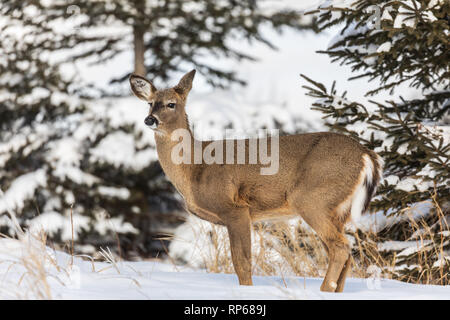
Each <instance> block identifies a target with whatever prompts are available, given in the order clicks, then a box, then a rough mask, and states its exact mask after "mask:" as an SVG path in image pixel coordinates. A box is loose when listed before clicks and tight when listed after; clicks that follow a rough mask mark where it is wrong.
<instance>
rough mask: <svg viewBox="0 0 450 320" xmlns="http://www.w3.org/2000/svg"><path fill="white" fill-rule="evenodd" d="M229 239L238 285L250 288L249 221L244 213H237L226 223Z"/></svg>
mask: <svg viewBox="0 0 450 320" xmlns="http://www.w3.org/2000/svg"><path fill="white" fill-rule="evenodd" d="M226 226H227V230H228V236H229V238H230V248H231V258H232V260H233V266H234V270H235V271H236V274H237V276H238V278H239V284H240V285H247V286H251V285H252V284H253V283H252V254H251V219H250V215H249V213H248V210H246V211H239V212H236V213H234V212H233V216H232V217H231V218H230V219H228V221H227V222H226Z"/></svg>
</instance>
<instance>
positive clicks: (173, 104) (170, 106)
mask: <svg viewBox="0 0 450 320" xmlns="http://www.w3.org/2000/svg"><path fill="white" fill-rule="evenodd" d="M167 106H168V107H169V108H170V109H174V108H175V103H169V104H168V105H167Z"/></svg>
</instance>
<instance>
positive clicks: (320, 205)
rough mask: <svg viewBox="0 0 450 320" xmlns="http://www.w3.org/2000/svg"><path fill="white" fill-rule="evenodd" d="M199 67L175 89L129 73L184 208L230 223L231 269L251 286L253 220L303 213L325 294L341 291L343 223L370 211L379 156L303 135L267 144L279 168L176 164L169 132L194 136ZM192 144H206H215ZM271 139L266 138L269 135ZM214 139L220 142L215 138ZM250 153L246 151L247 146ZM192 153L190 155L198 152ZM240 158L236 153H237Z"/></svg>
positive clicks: (352, 144) (346, 250) (330, 136)
mask: <svg viewBox="0 0 450 320" xmlns="http://www.w3.org/2000/svg"><path fill="white" fill-rule="evenodd" d="M194 75H195V70H193V71H191V72H189V73H187V74H186V75H185V76H183V78H182V79H181V80H180V82H179V83H178V84H177V85H176V86H175V87H173V88H169V89H163V90H157V89H156V88H155V86H154V85H153V84H152V83H151V82H150V81H149V80H147V79H145V78H143V77H140V76H137V75H132V76H131V77H130V84H131V88H132V90H133V92H134V94H135V95H136V96H137V97H138V98H140V99H142V100H144V101H146V102H147V103H148V104H149V105H150V111H149V115H148V117H147V118H146V119H145V123H146V124H147V125H148V126H150V127H151V128H152V129H154V130H155V140H156V149H157V152H158V157H159V161H160V163H161V166H162V169H163V170H164V172H165V174H166V175H167V177H168V178H169V180H170V181H171V182H172V183H173V185H174V186H175V188H176V189H177V190H178V191H179V192H180V193H181V194H182V196H183V197H184V200H185V202H186V208H187V210H188V211H190V212H191V213H193V214H195V215H197V216H198V217H200V218H202V219H205V220H207V221H210V222H212V223H216V224H221V225H225V226H226V227H227V230H228V235H229V238H230V247H231V256H232V260H233V265H234V269H235V271H236V273H237V275H238V278H239V283H240V284H241V285H251V284H252V277H251V224H252V222H254V221H261V220H267V219H273V218H288V217H292V216H296V215H300V216H301V217H302V218H303V219H304V220H305V221H306V222H307V223H308V225H310V226H311V227H312V228H313V229H314V230H315V231H316V233H317V234H318V236H319V237H320V239H321V240H322V242H323V244H324V246H325V249H326V251H327V253H328V257H329V265H328V270H327V273H326V276H325V279H324V281H323V283H322V286H321V288H320V289H321V290H322V291H331V292H341V291H342V290H343V288H344V283H345V278H346V275H347V272H348V270H349V268H350V267H351V256H350V246H349V243H348V241H347V239H346V237H345V235H344V226H345V224H346V223H347V222H349V221H350V220H351V219H352V218H356V217H358V216H359V215H361V214H362V213H363V212H365V211H366V209H367V207H368V205H369V202H370V199H371V198H372V196H373V195H374V193H375V189H376V187H377V184H378V183H379V180H380V178H381V174H382V160H381V158H380V157H379V156H378V155H377V154H376V153H374V152H373V151H370V150H368V149H366V148H365V147H363V146H362V145H360V144H359V143H358V142H356V141H355V140H353V139H352V138H350V137H347V136H344V135H341V134H336V133H329V132H318V133H306V134H297V135H287V136H282V137H280V138H279V145H277V146H276V147H277V148H278V150H275V146H271V145H269V146H268V150H269V152H270V151H272V152H279V167H278V172H277V173H275V174H271V175H263V174H261V171H260V169H261V167H262V164H258V163H257V164H249V162H248V159H249V157H250V155H249V153H250V152H247V153H246V154H245V159H247V162H246V163H242V162H236V161H235V162H233V163H228V162H227V163H213V164H206V163H203V162H202V163H195V161H194V160H193V159H192V161H191V162H188V163H185V162H183V163H174V161H173V159H172V150H173V148H175V147H176V146H177V145H178V144H179V140H178V139H173V136H172V133H174V132H175V131H176V130H177V129H184V130H186V131H187V132H189V133H191V131H190V127H189V122H188V118H187V115H186V112H185V105H186V99H187V96H188V93H189V91H190V90H191V88H192V81H193V79H194ZM190 139H191V141H190V142H191V143H190V144H189V146H191V147H192V148H194V145H199V144H200V145H201V146H202V147H203V148H205V147H207V146H208V145H209V144H210V143H212V142H211V141H201V142H199V141H197V140H195V139H194V137H193V135H192V134H190ZM267 140H268V139H267ZM216 143H217V141H216ZM221 143H223V145H224V146H226V145H227V146H229V145H233V146H237V145H238V144H239V143H240V144H244V145H245V146H249V145H250V144H251V143H252V139H243V140H234V141H233V140H223V141H221ZM246 150H248V148H247V149H246ZM190 151H192V150H184V151H183V150H182V151H181V152H189V158H190V157H193V156H194V155H193V154H194V152H190ZM236 156H237V155H234V157H236Z"/></svg>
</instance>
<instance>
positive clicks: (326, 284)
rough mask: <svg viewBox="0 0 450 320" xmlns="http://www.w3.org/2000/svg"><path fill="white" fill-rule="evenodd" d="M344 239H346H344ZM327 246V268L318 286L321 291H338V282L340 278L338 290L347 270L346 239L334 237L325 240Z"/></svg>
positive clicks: (341, 287) (341, 288)
mask: <svg viewBox="0 0 450 320" xmlns="http://www.w3.org/2000/svg"><path fill="white" fill-rule="evenodd" d="M345 240H346V239H345ZM326 242H327V246H328V248H329V253H328V260H329V262H328V270H327V274H326V275H325V279H324V280H323V283H322V285H321V286H320V290H321V291H327V292H340V291H337V289H338V282H339V280H340V279H341V275H342V279H341V286H340V288H339V289H340V290H341V291H342V290H343V282H344V280H345V276H346V274H347V271H348V270H345V271H344V269H346V266H345V264H346V262H347V260H348V258H349V249H348V245H347V243H346V241H344V239H339V237H336V238H335V239H328V240H326Z"/></svg>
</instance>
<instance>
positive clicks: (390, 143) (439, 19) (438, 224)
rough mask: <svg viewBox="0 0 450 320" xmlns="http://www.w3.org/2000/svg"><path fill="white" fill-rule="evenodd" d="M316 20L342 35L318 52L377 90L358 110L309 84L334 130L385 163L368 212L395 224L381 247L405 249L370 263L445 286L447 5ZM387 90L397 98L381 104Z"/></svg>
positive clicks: (448, 263)
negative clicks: (410, 92)
mask: <svg viewBox="0 0 450 320" xmlns="http://www.w3.org/2000/svg"><path fill="white" fill-rule="evenodd" d="M316 13H318V16H319V18H318V24H319V26H320V28H321V30H324V29H327V28H329V27H330V26H334V25H339V26H341V31H340V33H339V34H338V35H337V36H336V37H335V38H334V39H333V41H332V43H331V44H330V45H329V47H328V48H327V50H325V51H321V53H323V54H327V55H328V56H329V57H330V58H331V59H332V61H333V62H339V63H341V64H345V65H350V66H351V69H352V71H353V72H354V73H355V76H353V77H352V78H351V79H358V78H366V79H367V80H368V81H379V83H380V86H379V88H377V89H375V90H371V91H369V92H367V93H366V96H368V97H369V99H368V101H351V100H349V99H348V98H347V92H343V93H338V90H337V89H336V87H337V85H336V83H333V85H332V87H331V89H327V88H326V86H324V85H323V84H321V83H319V82H316V81H314V80H313V79H310V78H308V77H307V76H303V78H304V79H306V80H307V82H308V84H307V85H305V86H304V87H305V88H306V89H307V90H308V94H309V95H310V96H313V97H316V98H318V100H317V101H316V103H315V104H314V108H315V109H317V110H320V111H321V112H322V113H323V114H324V118H325V119H327V121H328V126H329V127H330V128H331V129H332V130H335V131H338V132H342V133H345V134H349V135H352V136H353V137H354V138H355V139H357V140H359V141H360V142H361V143H363V144H364V145H366V146H368V147H369V148H371V149H374V150H375V151H377V152H378V153H379V154H380V155H381V156H382V157H383V159H384V161H385V168H384V175H385V178H384V182H383V183H382V185H381V186H380V187H379V189H378V196H377V197H376V198H375V199H374V200H373V201H372V203H371V209H372V211H382V212H384V213H385V215H387V216H388V220H385V221H389V223H387V224H386V225H384V226H381V227H380V228H378V230H377V241H378V242H379V243H378V248H387V247H388V246H387V245H386V244H387V243H388V242H389V241H392V240H394V241H402V242H403V245H401V249H399V248H396V249H393V248H391V250H387V249H386V250H385V251H384V249H383V250H381V249H380V253H379V254H378V253H376V254H373V252H372V254H369V253H367V257H366V258H367V259H369V260H371V261H372V263H379V261H376V260H377V259H371V258H369V257H372V258H373V257H374V256H377V257H380V255H381V256H382V259H387V260H389V259H390V261H395V263H396V266H395V268H393V269H392V270H391V269H389V270H387V269H386V271H387V272H390V273H391V274H392V275H393V276H394V277H396V278H399V279H402V280H408V281H420V282H426V283H437V284H448V283H449V280H450V279H449V277H448V274H449V271H450V257H449V250H450V234H449V233H450V229H449V222H450V212H449V210H448V205H449V202H450V193H449V187H450V186H449V184H450V170H449V165H450V159H449V157H450V128H449V126H448V124H446V123H445V121H444V119H445V116H446V114H447V113H448V111H449V107H450V103H449V101H450V86H449V85H450V68H449V63H448V62H449V61H450V50H449V37H448V35H449V31H450V30H449V14H450V4H449V2H448V1H435V0H431V1H429V0H421V1H418V0H408V1H371V0H359V1H355V2H354V3H352V4H351V6H349V7H339V6H338V5H335V4H334V2H333V1H331V2H328V3H327V4H326V5H324V6H323V7H322V8H320V9H319V10H317V11H316ZM351 79H350V80H351ZM403 83H406V84H408V85H409V86H410V87H411V88H413V89H415V91H416V96H417V97H416V98H414V99H406V98H404V97H402V95H401V94H399V93H398V92H397V91H398V87H399V86H400V85H401V84H403ZM338 85H339V84H338ZM385 90H388V91H389V92H390V94H391V95H392V96H394V95H396V94H397V97H396V98H393V99H392V100H389V101H384V102H381V101H378V100H377V94H378V93H380V92H382V91H385ZM350 94H351V91H349V95H350ZM369 240H370V239H367V241H369Z"/></svg>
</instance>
